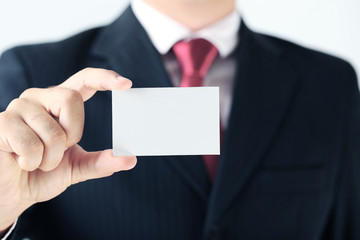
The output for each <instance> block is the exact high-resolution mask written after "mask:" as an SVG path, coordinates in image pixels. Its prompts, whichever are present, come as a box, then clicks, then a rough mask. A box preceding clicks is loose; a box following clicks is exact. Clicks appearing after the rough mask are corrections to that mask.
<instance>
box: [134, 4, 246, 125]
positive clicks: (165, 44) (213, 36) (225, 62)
mask: <svg viewBox="0 0 360 240" xmlns="http://www.w3.org/2000/svg"><path fill="white" fill-rule="evenodd" d="M131 7H132V9H133V11H134V14H135V16H136V18H137V19H138V20H139V22H140V23H141V25H142V26H143V27H144V29H145V31H146V32H147V34H148V36H149V38H150V40H151V41H152V43H153V45H154V46H155V48H156V49H157V51H158V52H159V53H160V54H161V55H162V56H163V59H164V64H165V68H166V70H167V71H168V73H169V76H170V79H171V81H172V83H173V85H174V86H179V85H180V80H181V69H180V66H179V64H178V62H177V60H176V57H175V55H174V53H173V52H172V51H170V50H171V48H172V46H173V45H174V44H175V43H176V42H178V41H180V40H183V39H185V40H190V39H194V38H204V39H206V40H207V41H209V42H211V43H212V44H213V45H214V46H215V47H216V48H217V49H218V51H219V56H218V57H217V58H216V59H215V60H214V62H213V64H212V66H211V67H210V69H209V72H208V74H207V75H206V77H205V79H204V86H219V87H220V117H221V123H222V127H223V128H226V127H227V122H228V118H229V115H230V110H231V102H232V94H233V83H234V78H235V70H236V66H235V64H236V61H235V58H234V56H233V55H232V53H233V52H234V50H235V48H236V46H237V45H238V42H239V35H238V31H239V28H240V13H239V12H238V11H237V10H234V11H233V12H232V13H230V14H229V15H227V16H226V17H224V18H223V19H221V20H219V21H217V22H216V23H214V24H212V25H209V26H207V27H205V28H202V29H200V30H198V31H191V29H189V28H188V27H186V26H184V25H182V24H181V23H179V22H177V21H175V20H174V19H172V18H170V17H169V16H167V15H165V14H163V13H162V12H160V11H158V10H157V9H155V8H153V7H152V6H150V5H149V4H147V3H146V2H144V1H143V0H133V1H132V3H131Z"/></svg>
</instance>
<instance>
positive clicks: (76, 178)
mask: <svg viewBox="0 0 360 240" xmlns="http://www.w3.org/2000/svg"><path fill="white" fill-rule="evenodd" d="M69 150H70V151H67V152H66V153H65V157H66V158H67V159H68V161H70V162H71V166H72V169H71V173H72V174H71V184H75V183H78V182H82V181H86V180H89V179H95V178H102V177H107V176H110V175H112V174H113V173H115V172H118V171H123V170H129V169H132V168H133V167H135V165H136V161H137V160H136V157H135V156H125V157H124V156H123V157H114V156H113V152H112V150H105V151H99V152H86V151H84V150H83V149H82V148H81V147H80V146H79V145H75V146H73V147H72V148H71V149H69Z"/></svg>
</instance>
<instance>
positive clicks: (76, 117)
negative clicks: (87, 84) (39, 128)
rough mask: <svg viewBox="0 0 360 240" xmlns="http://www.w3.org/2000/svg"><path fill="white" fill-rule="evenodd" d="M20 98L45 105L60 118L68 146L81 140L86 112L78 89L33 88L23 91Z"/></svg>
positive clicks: (49, 111)
mask: <svg viewBox="0 0 360 240" xmlns="http://www.w3.org/2000/svg"><path fill="white" fill-rule="evenodd" d="M20 98H21V99H25V100H27V101H29V102H32V103H35V104H38V105H41V106H43V107H44V108H45V110H46V111H47V112H48V113H51V114H52V115H53V116H55V117H56V118H57V119H58V121H59V124H60V125H61V127H62V128H63V129H64V130H65V133H66V147H71V146H73V145H74V144H76V143H78V142H79V141H80V139H81V136H82V132H83V128H84V118H85V113H84V103H83V100H82V97H81V95H80V94H79V93H78V92H77V91H75V90H72V89H67V88H60V87H54V88H48V89H40V88H31V89H28V90H26V91H25V92H23V93H22V94H21V96H20ZM19 109H22V108H21V107H19Z"/></svg>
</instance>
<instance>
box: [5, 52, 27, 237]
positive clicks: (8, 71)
mask: <svg viewBox="0 0 360 240" xmlns="http://www.w3.org/2000/svg"><path fill="white" fill-rule="evenodd" d="M16 52H17V51H16V49H12V50H8V51H6V52H4V53H3V54H2V56H1V57H0V112H2V111H4V110H5V109H6V108H7V106H8V104H9V103H10V102H11V101H12V100H13V99H14V98H17V97H19V95H20V94H21V93H22V92H23V91H24V90H25V89H27V88H30V87H31V84H29V81H28V78H27V77H26V73H25V70H24V67H23V64H21V60H20V57H18V56H17V54H16ZM19 222H20V219H19V220H18V222H17V224H16V225H15V228H14V229H13V230H12V232H11V234H10V235H9V236H8V237H7V238H6V240H15V239H18V238H17V237H16V235H17V230H18V228H19Z"/></svg>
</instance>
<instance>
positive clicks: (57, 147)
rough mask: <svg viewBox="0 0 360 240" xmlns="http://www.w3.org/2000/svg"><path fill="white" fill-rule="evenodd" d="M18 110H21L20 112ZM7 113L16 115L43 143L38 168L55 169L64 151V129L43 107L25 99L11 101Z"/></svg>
mask: <svg viewBox="0 0 360 240" xmlns="http://www.w3.org/2000/svg"><path fill="white" fill-rule="evenodd" d="M19 109H21V111H20V112H19ZM7 111H9V112H14V114H18V115H19V117H21V118H22V119H23V120H24V122H25V123H26V124H27V125H28V126H29V127H30V128H31V129H32V130H33V131H34V132H35V133H36V134H37V135H38V137H39V138H40V139H41V141H42V142H43V145H44V153H43V159H42V162H41V164H40V166H39V168H40V169H41V170H44V171H50V170H53V169H55V168H56V167H57V166H58V165H59V163H60V162H61V160H62V158H63V155H64V152H65V149H66V133H65V131H64V129H63V128H62V127H61V126H60V125H59V123H58V122H57V121H56V120H54V118H53V117H52V116H50V115H49V113H48V112H47V111H46V110H45V109H44V108H43V107H41V106H39V105H34V104H32V103H31V102H29V101H27V100H25V99H15V100H13V101H12V102H11V103H10V105H9V106H8V110H7Z"/></svg>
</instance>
